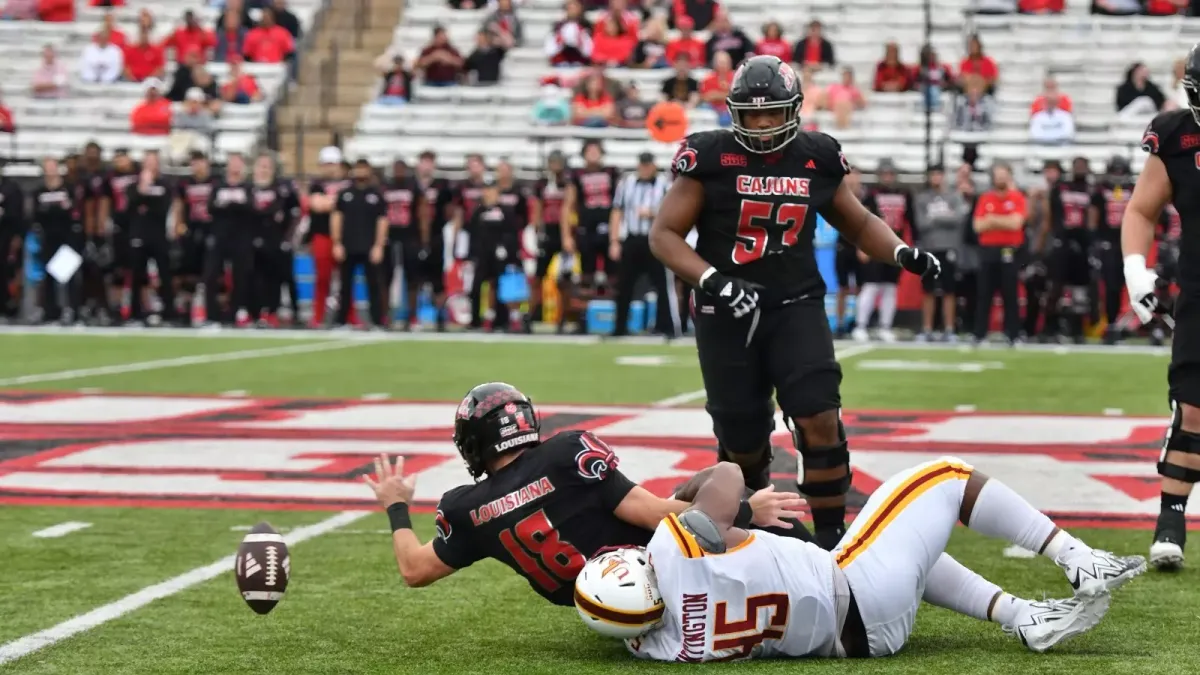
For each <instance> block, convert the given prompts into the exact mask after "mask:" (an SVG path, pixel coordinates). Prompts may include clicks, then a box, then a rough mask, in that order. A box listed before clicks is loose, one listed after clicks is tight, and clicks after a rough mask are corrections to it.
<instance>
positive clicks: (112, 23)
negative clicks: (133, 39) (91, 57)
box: [92, 12, 129, 49]
mask: <svg viewBox="0 0 1200 675" xmlns="http://www.w3.org/2000/svg"><path fill="white" fill-rule="evenodd" d="M105 29H107V30H108V41H109V42H111V43H113V44H114V45H116V46H117V47H119V48H121V49H125V45H127V44H129V40H128V38H126V37H125V32H124V31H122V30H121V29H120V28H118V27H117V20H116V17H115V15H113V13H112V12H109V13H107V14H105V15H104V20H103V21H102V22H101V24H100V30H99V31H96V32H95V33H93V34H92V42H95V41H96V40H98V39H99V37H100V31H103V30H105Z"/></svg>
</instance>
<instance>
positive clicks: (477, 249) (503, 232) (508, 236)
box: [463, 204, 521, 256]
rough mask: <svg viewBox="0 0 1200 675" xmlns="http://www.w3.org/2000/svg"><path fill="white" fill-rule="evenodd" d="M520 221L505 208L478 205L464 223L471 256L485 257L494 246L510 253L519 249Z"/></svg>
mask: <svg viewBox="0 0 1200 675" xmlns="http://www.w3.org/2000/svg"><path fill="white" fill-rule="evenodd" d="M520 226H521V219H520V218H519V217H518V216H517V214H515V213H513V211H512V209H510V208H508V207H507V206H502V205H500V204H496V205H495V206H487V205H484V204H480V205H479V206H476V207H475V212H474V213H472V214H471V217H470V218H468V219H467V221H466V222H465V223H464V227H463V229H464V230H465V231H466V232H467V233H468V234H469V235H471V249H472V255H473V256H479V255H486V254H488V253H490V251H491V249H493V248H494V247H496V246H504V247H505V248H506V249H508V250H509V251H511V252H514V253H515V251H516V250H517V249H518V248H519V242H520Z"/></svg>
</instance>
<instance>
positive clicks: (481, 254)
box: [471, 240, 521, 328]
mask: <svg viewBox="0 0 1200 675" xmlns="http://www.w3.org/2000/svg"><path fill="white" fill-rule="evenodd" d="M499 245H502V246H504V249H505V251H507V252H508V257H507V258H505V259H504V260H498V259H497V258H496V248H497V246H499ZM520 250H521V249H520V246H519V243H518V242H516V241H513V240H509V241H505V242H500V243H497V242H495V241H481V242H480V243H479V247H478V250H477V251H476V252H475V254H474V255H473V256H472V262H474V264H475V270H474V274H473V276H472V277H471V327H472V328H479V327H480V326H481V325H482V323H483V316H482V313H483V284H484V282H487V283H488V285H489V287H490V288H491V289H492V298H493V299H494V300H495V302H493V303H491V308H492V311H493V312H495V318H494V319H493V320H492V325H493V326H507V325H509V316H508V305H505V304H504V303H502V302H500V297H499V293H500V275H502V274H504V269H505V267H507V266H508V265H517V266H520V265H521V260H520V258H519V257H518V252H519V251H520Z"/></svg>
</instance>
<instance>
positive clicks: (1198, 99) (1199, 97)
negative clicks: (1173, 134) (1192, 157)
mask: <svg viewBox="0 0 1200 675" xmlns="http://www.w3.org/2000/svg"><path fill="white" fill-rule="evenodd" d="M1183 91H1184V93H1186V94H1187V101H1188V108H1190V109H1191V111H1192V118H1193V119H1195V120H1196V124H1200V44H1197V45H1194V46H1193V47H1192V49H1191V50H1190V51H1189V52H1188V55H1187V61H1186V62H1185V63H1184V66H1183Z"/></svg>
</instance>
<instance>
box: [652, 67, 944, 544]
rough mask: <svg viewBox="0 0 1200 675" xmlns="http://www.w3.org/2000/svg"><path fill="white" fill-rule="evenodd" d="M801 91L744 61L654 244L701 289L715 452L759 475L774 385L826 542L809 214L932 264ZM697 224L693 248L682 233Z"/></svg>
mask: <svg viewBox="0 0 1200 675" xmlns="http://www.w3.org/2000/svg"><path fill="white" fill-rule="evenodd" d="M803 100H804V94H803V92H802V91H801V90H800V81H799V78H797V77H796V73H795V71H793V70H792V67H791V66H789V65H788V64H786V63H784V62H782V61H780V60H779V59H778V58H776V57H774V56H756V57H754V58H751V59H749V60H747V61H746V62H745V63H744V65H743V66H742V67H741V68H739V69H738V71H737V73H736V74H735V76H734V78H733V83H732V86H731V88H730V93H729V97H728V99H727V103H728V105H729V112H730V114H731V115H732V117H733V129H732V130H724V129H722V130H717V131H705V132H700V133H696V134H692V135H691V136H689V137H688V138H687V139H686V140H685V141H684V142H683V144H682V145H681V146H680V148H679V152H678V153H677V154H676V155H675V161H674V171H675V174H676V176H677V178H676V180H675V182H674V183H673V184H672V185H671V188H670V190H668V191H667V195H666V197H665V198H664V200H663V203H662V206H661V208H660V209H659V212H658V216H657V218H656V219H655V221H654V226H653V227H652V228H651V231H650V247H651V249H652V250H653V252H654V255H655V256H656V257H657V258H658V259H659V260H661V261H662V262H663V264H664V265H666V266H667V267H668V268H670V269H671V271H672V272H674V273H675V274H676V275H677V276H679V277H681V278H682V279H683V280H684V281H685V282H687V283H689V284H691V285H692V286H693V287H694V288H696V290H695V291H694V292H693V295H692V301H693V304H694V308H695V310H694V314H695V326H696V347H697V351H698V352H699V358H700V372H701V374H702V375H703V377H704V388H705V390H706V391H707V394H708V404H707V406H706V409H707V410H708V413H709V415H711V416H712V420H713V431H714V432H715V434H716V437H717V442H718V449H717V456H718V458H719V459H721V460H728V461H733V462H736V463H737V464H739V465H740V466H741V467H742V469H743V471H744V474H745V477H746V485H747V487H750V488H754V489H758V488H763V487H766V486H767V484H768V483H769V482H770V467H771V443H770V439H771V432H772V431H773V430H774V427H775V422H774V419H775V403H774V401H772V394H774V396H775V398H776V399H777V400H778V401H779V407H780V408H782V409H783V413H784V415H785V418H786V419H787V420H788V421H789V426H792V425H794V426H793V430H792V438H793V442H794V443H795V446H796V449H797V450H798V451H799V454H800V458H801V462H802V467H803V471H802V475H803V479H802V482H801V483H800V492H801V493H802V494H804V495H806V496H807V497H808V501H809V504H810V506H811V507H812V515H813V523H814V526H815V528H816V535H817V540H818V541H819V542H820V543H821V544H822V545H823V546H824V547H826V548H832V547H833V546H834V544H836V543H837V541H838V540H839V539H841V536H842V533H843V532H845V518H846V493H847V492H848V491H849V489H850V454H849V452H848V450H847V446H846V435H845V430H844V429H843V428H842V424H841V421H840V420H839V417H840V408H841V405H842V402H841V395H840V393H839V388H840V386H841V380H842V371H841V367H840V366H839V365H838V362H837V359H836V358H835V356H834V351H833V335H832V334H831V333H830V330H829V321H828V319H827V318H826V316H825V304H824V298H825V283H824V281H822V279H821V275H820V273H819V272H818V271H817V263H816V258H815V256H814V253H813V232H814V230H815V228H816V218H817V213H818V212H819V213H821V215H822V216H824V217H825V220H827V221H828V222H829V223H830V224H832V225H833V226H834V227H835V228H837V229H838V231H839V232H841V233H842V234H843V235H845V237H846V239H847V240H848V241H849V243H850V244H851V245H853V246H855V247H857V248H858V249H859V250H861V251H863V252H865V253H866V254H867V255H868V256H870V257H871V258H873V259H875V260H879V261H883V262H886V263H888V264H892V265H899V266H901V267H903V268H904V269H906V270H908V271H910V272H912V273H914V274H918V275H924V274H926V273H932V274H934V275H936V274H938V270H939V269H940V266H939V264H938V261H937V259H936V258H934V257H933V256H932V255H930V254H928V253H925V252H922V251H918V250H917V249H914V248H910V247H909V246H907V245H905V244H904V242H902V241H900V239H899V238H898V237H897V236H896V234H895V233H894V232H893V231H892V229H891V228H890V227H888V226H887V224H885V223H884V222H883V221H882V220H880V219H879V218H878V217H877V216H874V215H872V214H871V213H870V212H869V211H867V210H866V209H865V208H863V205H862V204H861V203H860V202H859V201H858V197H857V196H856V195H855V194H854V192H853V190H852V189H851V187H850V186H849V185H848V184H846V183H845V182H843V180H842V179H843V178H844V177H845V176H846V174H847V173H849V172H850V164H849V163H848V162H847V161H846V157H845V155H843V154H842V152H841V146H840V145H838V142H837V141H835V140H834V139H833V138H831V137H830V136H826V135H825V134H822V133H817V132H801V131H800V126H799V125H800V119H799V111H800V105H801V102H802V101H803ZM693 226H695V228H696V230H697V231H698V232H699V240H698V242H697V244H696V249H695V250H692V247H690V246H688V244H687V241H686V239H685V237H687V235H688V233H689V232H690V231H691V229H692V227H693Z"/></svg>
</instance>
